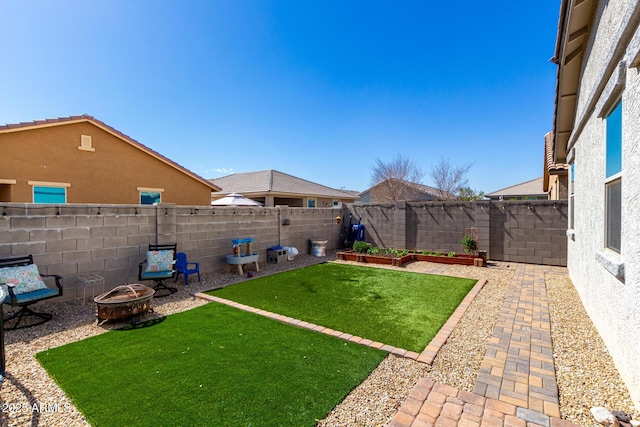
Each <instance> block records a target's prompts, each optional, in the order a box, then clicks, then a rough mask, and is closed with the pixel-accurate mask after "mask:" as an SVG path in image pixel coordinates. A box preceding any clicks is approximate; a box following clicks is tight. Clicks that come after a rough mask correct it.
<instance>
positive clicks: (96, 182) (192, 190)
mask: <svg viewBox="0 0 640 427" xmlns="http://www.w3.org/2000/svg"><path fill="white" fill-rule="evenodd" d="M81 135H89V136H91V139H92V147H93V148H94V149H95V151H84V150H79V149H78V146H80V145H81ZM0 150H1V151H2V156H3V158H6V159H11V161H7V162H4V164H3V166H2V170H0V179H10V180H15V181H16V183H15V184H11V185H6V184H5V185H3V187H4V188H5V190H4V191H5V192H7V191H8V192H10V196H8V197H10V200H7V199H6V197H7V196H6V194H5V198H3V200H5V201H12V202H22V203H30V202H32V201H33V188H32V186H31V185H29V184H28V182H29V181H39V182H55V183H68V184H71V186H70V187H68V188H67V203H105V204H120V203H123V204H127V203H129V204H135V203H139V202H140V201H139V197H140V196H139V191H138V187H145V188H160V189H164V191H163V192H162V201H163V202H165V203H168V202H170V203H176V204H178V205H207V204H210V201H211V188H210V187H208V186H207V185H205V184H204V183H201V182H199V181H197V180H196V179H194V178H192V177H190V176H188V175H186V174H185V173H183V172H181V171H180V170H178V169H176V168H174V167H171V166H169V165H167V164H166V163H164V162H162V161H161V160H159V159H157V158H155V157H153V156H151V155H149V154H147V153H145V152H143V151H142V150H140V149H138V148H136V147H134V146H132V145H131V144H129V143H127V142H125V141H123V140H122V139H120V138H118V137H116V136H114V135H113V134H111V133H109V132H107V131H105V130H103V129H101V128H100V127H98V126H96V125H94V124H92V123H90V122H87V121H83V122H79V123H68V124H61V125H57V126H46V127H35V128H32V129H25V130H20V131H14V132H3V133H0ZM7 188H9V189H7Z"/></svg>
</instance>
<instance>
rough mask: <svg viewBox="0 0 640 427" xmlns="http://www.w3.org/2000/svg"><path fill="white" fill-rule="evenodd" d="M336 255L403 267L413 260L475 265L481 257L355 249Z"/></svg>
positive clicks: (350, 259) (346, 259)
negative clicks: (366, 252) (376, 251)
mask: <svg viewBox="0 0 640 427" xmlns="http://www.w3.org/2000/svg"><path fill="white" fill-rule="evenodd" d="M336 257H337V258H338V259H341V260H345V261H357V262H364V263H371V264H386V265H395V266H397V267H401V266H402V265H404V264H406V263H408V262H411V261H428V262H437V263H440V264H458V265H474V263H475V262H476V261H475V260H476V259H481V258H479V257H478V256H477V255H468V254H455V255H453V256H449V255H426V254H420V253H410V254H407V255H403V256H400V257H395V256H391V255H369V254H364V253H358V252H355V251H353V250H346V251H340V252H338V253H336Z"/></svg>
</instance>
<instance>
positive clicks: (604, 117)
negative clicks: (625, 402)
mask: <svg viewBox="0 0 640 427" xmlns="http://www.w3.org/2000/svg"><path fill="white" fill-rule="evenodd" d="M560 7H561V10H560V22H559V25H558V38H557V42H556V51H555V56H554V58H553V60H554V62H555V63H556V64H557V65H558V73H557V76H558V80H557V84H556V98H555V110H554V123H553V125H554V129H553V133H554V138H555V146H554V162H555V163H568V164H569V169H570V177H569V178H570V180H569V184H570V185H569V230H568V231H567V236H568V239H569V240H568V253H567V266H568V269H569V274H570V276H571V280H572V281H573V284H574V285H575V287H576V289H577V291H578V293H579V295H580V298H581V299H582V302H583V304H584V306H585V308H586V310H587V312H588V313H589V316H590V317H591V319H592V320H593V323H594V325H595V327H596V328H597V329H598V332H599V333H600V336H601V337H602V339H603V340H604V342H605V344H606V346H607V349H608V350H609V352H610V354H611V356H612V358H613V360H614V362H615V365H616V367H617V368H618V371H619V372H620V374H621V376H622V378H623V380H624V382H625V384H626V385H627V388H628V389H629V392H630V394H631V397H632V399H633V401H634V403H635V405H636V406H637V407H640V367H639V366H640V365H639V364H638V360H639V359H638V343H639V342H640V310H639V309H638V302H640V239H639V238H638V235H640V212H639V211H638V206H639V203H640V202H639V201H638V195H639V194H640V193H639V191H638V188H640V145H639V144H638V141H640V120H638V118H639V117H640V70H639V68H638V66H639V65H640V25H639V23H640V2H638V1H637V0H607V1H605V0H601V1H598V0H584V1H580V2H579V1H569V0H563V1H562V3H561V6H560Z"/></svg>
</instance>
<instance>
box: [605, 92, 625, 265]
mask: <svg viewBox="0 0 640 427" xmlns="http://www.w3.org/2000/svg"><path fill="white" fill-rule="evenodd" d="M605 120H606V128H607V131H606V132H607V133H606V174H605V247H606V248H607V249H611V250H612V251H614V252H617V253H620V248H621V246H622V245H621V243H622V102H619V103H618V104H617V105H616V106H615V107H614V108H613V110H611V112H610V113H609V115H607V117H606V119H605Z"/></svg>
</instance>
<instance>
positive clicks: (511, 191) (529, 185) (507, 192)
mask: <svg viewBox="0 0 640 427" xmlns="http://www.w3.org/2000/svg"><path fill="white" fill-rule="evenodd" d="M542 186H543V177H540V178H536V179H532V180H530V181H526V182H522V183H520V184H516V185H512V186H511V187H507V188H503V189H502V190H498V191H494V192H493V193H489V194H487V195H486V197H488V198H489V199H490V200H547V199H548V198H549V197H548V196H547V192H546V191H545V190H544V189H543V188H542Z"/></svg>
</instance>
